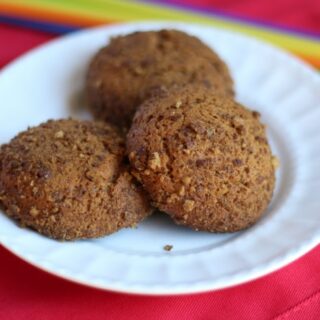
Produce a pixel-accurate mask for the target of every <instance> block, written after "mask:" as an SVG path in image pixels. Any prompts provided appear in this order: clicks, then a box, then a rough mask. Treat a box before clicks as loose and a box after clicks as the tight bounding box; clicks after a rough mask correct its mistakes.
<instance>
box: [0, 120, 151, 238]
mask: <svg viewBox="0 0 320 320" xmlns="http://www.w3.org/2000/svg"><path fill="white" fill-rule="evenodd" d="M124 153H125V148H124V139H123V137H121V135H120V134H119V133H118V132H117V130H116V129H115V128H114V127H113V126H111V125H108V124H106V123H95V122H87V121H83V122H82V121H76V120H57V121H52V120H50V121H48V122H46V123H43V124H41V125H40V126H37V127H34V128H30V129H28V130H27V131H25V132H22V133H20V134H19V135H18V136H16V137H15V138H14V139H13V140H12V141H11V142H10V143H9V144H5V145H3V146H2V147H1V149H0V202H1V204H2V206H3V207H4V209H5V212H6V214H7V215H8V216H11V217H13V218H14V219H16V220H18V221H19V222H20V223H21V224H22V225H25V226H28V227H31V228H33V229H35V230H37V231H38V232H40V233H42V234H44V235H47V236H49V237H52V238H56V239H61V240H74V239H81V238H94V237H101V236H104V235H106V234H110V233H112V232H115V231H117V230H119V229H120V228H123V227H130V226H134V225H135V224H136V223H138V222H139V221H140V220H142V219H143V218H145V217H146V216H147V215H148V214H149V213H150V207H149V204H148V201H147V199H146V196H145V193H144V192H143V191H142V189H141V187H139V186H138V185H137V184H136V183H135V181H134V179H133V177H132V176H131V175H130V174H129V172H128V170H127V165H126V164H125V157H124Z"/></svg>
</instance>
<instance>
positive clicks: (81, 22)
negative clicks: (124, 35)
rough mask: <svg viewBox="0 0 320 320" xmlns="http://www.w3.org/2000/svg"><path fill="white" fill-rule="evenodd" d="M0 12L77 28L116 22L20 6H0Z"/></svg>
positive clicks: (11, 4)
mask: <svg viewBox="0 0 320 320" xmlns="http://www.w3.org/2000/svg"><path fill="white" fill-rule="evenodd" d="M0 12H1V13H3V14H7V15H12V16H15V17H20V18H21V17H22V18H27V19H36V20H37V21H44V22H50V23H58V24H59V23H60V24H66V25H72V26H79V27H92V26H97V25H101V24H108V23H115V22H118V21H116V20H110V19H104V18H90V17H86V16H81V15H79V14H78V13H77V14H70V13H64V12H61V11H57V10H52V9H50V10H48V9H44V8H42V9H37V8H34V7H27V6H25V7H22V6H21V5H15V4H13V3H10V4H7V3H5V4H1V6H0Z"/></svg>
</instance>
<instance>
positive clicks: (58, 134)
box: [54, 130, 64, 139]
mask: <svg viewBox="0 0 320 320" xmlns="http://www.w3.org/2000/svg"><path fill="white" fill-rule="evenodd" d="M54 136H55V138H57V139H62V138H63V137H64V132H63V131H62V130H60V131H57V132H56V134H55V135H54Z"/></svg>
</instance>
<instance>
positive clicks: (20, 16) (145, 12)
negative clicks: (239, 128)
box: [0, 0, 320, 69]
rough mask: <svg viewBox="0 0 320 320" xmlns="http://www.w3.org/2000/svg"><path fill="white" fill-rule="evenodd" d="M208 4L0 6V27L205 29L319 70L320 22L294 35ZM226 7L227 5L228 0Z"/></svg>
mask: <svg viewBox="0 0 320 320" xmlns="http://www.w3.org/2000/svg"><path fill="white" fill-rule="evenodd" d="M278 1H279V0H278ZM296 1H298V0H296ZM209 2H210V1H205V0H199V1H192V0H191V1H190V0H188V1H187V0H186V1H178V0H171V1H169V0H163V1H160V0H158V1H129V0H0V22H4V23H10V24H16V25H20V26H24V27H29V28H36V29H38V30H42V31H46V32H52V33H56V34H64V33H67V32H71V31H74V30H78V29H81V28H86V27H90V26H96V25H101V24H111V23H115V22H117V23H119V22H128V21H138V20H139V21H142V20H162V21H165V20H170V21H183V22H190V23H191V22H192V23H200V24H207V25H211V26H214V27H220V28H225V29H228V30H233V31H237V32H242V33H244V34H247V35H250V36H253V37H256V38H260V39H262V40H265V41H268V42H271V43H272V44H274V45H277V46H280V47H282V48H284V49H286V50H288V51H291V52H292V53H294V54H295V55H297V56H299V57H300V58H302V59H304V60H305V61H307V62H308V63H310V64H312V65H313V66H314V67H316V68H318V69H320V16H319V24H318V26H319V29H318V31H319V32H317V30H316V31H313V32H311V31H310V30H309V31H301V30H299V31H297V30H294V28H286V27H283V26H282V27H279V25H275V24H272V23H266V22H261V21H259V19H258V20H254V19H245V18H243V17H242V18H241V17H239V16H237V15H234V14H228V13H225V12H223V11H221V10H217V9H216V8H215V5H214V4H212V3H211V4H208V3H209ZM213 2H214V1H213ZM216 2H219V1H216ZM242 2H243V5H244V6H245V5H246V3H248V1H242ZM252 2H253V1H251V3H252ZM257 2H258V1H257ZM259 2H260V1H259ZM263 2H264V5H266V3H269V6H270V5H271V6H272V5H273V6H274V5H276V4H274V3H273V4H270V1H268V0H264V1H261V3H263ZM293 2H295V1H293ZM220 3H221V1H220ZM226 3H227V4H229V5H230V0H229V1H226ZM231 3H232V2H231ZM238 3H239V1H238ZM240 3H241V1H240ZM300 3H301V0H300ZM318 7H319V6H318ZM319 10H320V7H319ZM319 14H320V11H319Z"/></svg>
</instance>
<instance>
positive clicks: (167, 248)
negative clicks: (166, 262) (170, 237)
mask: <svg viewBox="0 0 320 320" xmlns="http://www.w3.org/2000/svg"><path fill="white" fill-rule="evenodd" d="M172 248H173V246H172V245H171V244H166V245H165V246H164V247H163V250H165V251H171V250H172Z"/></svg>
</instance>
